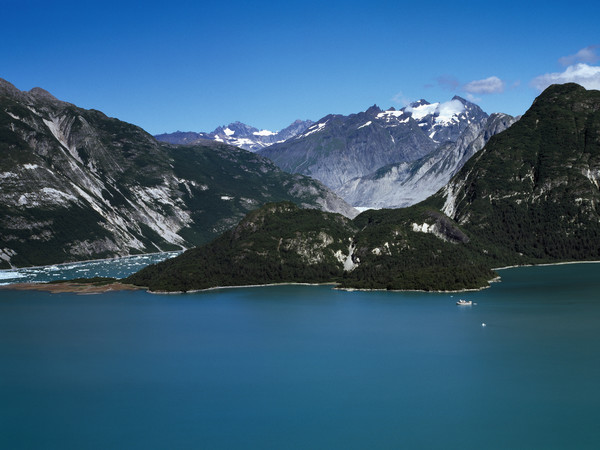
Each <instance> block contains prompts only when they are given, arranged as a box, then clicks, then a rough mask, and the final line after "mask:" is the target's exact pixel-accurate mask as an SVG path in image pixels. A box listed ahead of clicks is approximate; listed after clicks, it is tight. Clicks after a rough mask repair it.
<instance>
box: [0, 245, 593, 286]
mask: <svg viewBox="0 0 600 450" xmlns="http://www.w3.org/2000/svg"><path fill="white" fill-rule="evenodd" d="M159 253H169V252H158V253H145V254H144V255H156V254H159ZM132 256H142V255H132ZM124 258H127V257H124ZM112 259H118V258H108V259H104V260H97V259H96V260H91V261H110V260H112ZM81 262H83V261H81ZM61 264H62V265H66V264H76V263H61ZM61 264H53V266H59V265H61ZM567 264H600V261H599V260H593V261H564V262H557V263H543V264H523V265H513V266H505V267H498V268H493V269H491V270H494V271H497V270H498V271H500V270H507V269H518V268H524V267H540V266H541V267H544V266H561V265H567ZM37 267H49V266H37ZM6 270H7V271H8V270H19V269H6ZM501 278H502V277H501V276H497V277H494V278H492V279H490V280H488V282H487V283H488V285H487V286H482V287H480V288H472V289H457V290H430V291H426V290H420V289H365V288H351V287H338V283H336V282H327V283H302V282H284V283H267V284H247V285H239V286H213V287H210V288H205V289H194V290H189V291H150V290H149V289H148V287H145V286H135V285H133V284H126V283H121V282H120V281H118V280H117V281H115V282H113V283H109V284H104V285H95V284H93V283H80V282H69V281H64V282H61V283H48V282H41V283H40V282H38V283H32V282H29V283H8V284H2V285H0V290H11V289H12V290H17V291H43V292H50V293H53V294H54V293H73V294H78V295H85V294H103V293H106V292H113V291H138V290H145V291H146V292H147V293H149V294H156V295H181V294H195V293H202V292H209V291H217V290H223V289H248V288H260V287H272V286H332V289H335V290H339V291H346V292H353V291H359V292H418V293H424V294H458V293H463V292H479V291H482V290H484V289H488V288H490V287H491V284H492V283H499V282H501V281H502V280H501Z"/></svg>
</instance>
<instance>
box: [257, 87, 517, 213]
mask: <svg viewBox="0 0 600 450" xmlns="http://www.w3.org/2000/svg"><path fill="white" fill-rule="evenodd" d="M514 121H515V119H514V118H512V117H511V116H507V115H492V117H491V118H490V116H488V115H487V114H486V113H485V112H483V111H482V110H481V108H479V106H477V105H475V104H474V103H471V102H469V101H467V100H465V99H463V98H461V97H458V96H455V97H454V98H453V99H452V100H450V101H448V102H445V103H429V102H427V101H425V100H419V101H418V102H415V103H412V104H410V105H409V106H407V107H405V108H402V109H400V110H396V109H394V108H391V109H389V110H386V111H383V110H381V109H380V108H379V107H377V106H372V107H371V108H369V109H367V110H366V111H364V112H361V113H358V114H352V115H350V116H342V115H328V116H326V117H324V118H322V119H321V120H319V121H317V122H316V123H314V124H313V125H311V126H309V127H308V128H307V129H306V130H305V131H304V132H303V133H301V134H298V135H297V136H295V137H294V138H292V139H288V140H287V141H285V142H282V143H276V144H274V145H272V146H270V147H268V148H265V149H263V150H260V151H259V153H260V154H261V155H263V156H266V157H268V158H270V159H272V160H273V161H274V162H275V163H276V164H277V165H278V166H279V167H281V168H282V169H283V170H285V171H288V172H290V173H301V174H304V175H308V176H311V177H313V178H316V179H318V180H320V181H322V182H323V183H324V184H325V185H327V186H329V187H330V188H331V189H333V190H334V191H335V192H336V193H338V194H339V195H340V196H342V197H343V198H344V199H346V201H348V202H349V203H351V204H353V205H354V206H362V207H380V208H381V207H404V206H409V205H412V204H414V203H417V202H418V201H421V200H424V199H425V198H426V197H427V196H429V195H431V194H432V193H434V192H436V191H437V190H438V189H439V188H441V187H442V186H444V185H445V184H446V183H447V182H448V180H450V178H451V176H452V175H454V173H456V171H457V170H458V169H460V168H461V167H462V165H463V164H464V163H465V162H466V161H467V160H468V158H469V157H471V156H472V155H473V154H474V153H475V152H476V151H478V150H480V149H481V148H482V147H483V145H484V144H485V142H487V140H488V139H489V137H490V136H491V135H493V134H494V133H497V132H500V131H502V130H504V129H505V128H507V127H508V126H510V125H511V124H512V123H514Z"/></svg>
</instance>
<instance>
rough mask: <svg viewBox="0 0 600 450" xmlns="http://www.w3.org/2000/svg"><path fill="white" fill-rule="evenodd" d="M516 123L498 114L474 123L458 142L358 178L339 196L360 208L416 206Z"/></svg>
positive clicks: (441, 146) (442, 145) (512, 119)
mask: <svg viewBox="0 0 600 450" xmlns="http://www.w3.org/2000/svg"><path fill="white" fill-rule="evenodd" d="M516 120H517V119H516V118H514V117H512V116H509V115H507V114H501V113H494V114H492V115H491V116H489V118H487V119H486V120H484V121H479V122H472V123H470V124H469V125H468V126H467V127H466V128H465V129H464V131H463V132H462V133H461V134H460V136H459V137H458V139H457V140H456V142H452V141H447V142H445V143H444V144H441V145H440V146H439V147H438V148H437V149H436V150H434V151H433V152H431V153H430V154H428V155H427V156H425V157H423V158H421V159H418V160H416V161H412V162H404V163H397V164H390V165H387V166H384V167H382V168H380V169H379V170H377V171H376V172H374V173H372V174H369V175H367V176H364V177H359V178H354V179H353V180H350V181H348V182H347V183H345V184H344V185H343V186H342V187H341V188H339V189H338V190H337V193H338V195H340V196H341V197H342V198H344V199H345V200H346V201H347V202H348V203H350V204H352V205H354V206H356V207H360V208H403V207H406V206H410V205H414V204H415V203H418V202H420V201H422V200H425V199H426V198H427V197H429V196H430V195H433V194H435V193H436V192H437V191H438V190H439V189H441V188H442V187H443V186H445V185H446V183H448V181H450V178H452V176H453V175H454V174H455V173H456V172H458V170H460V168H461V167H462V166H463V165H464V164H465V163H466V162H467V161H468V160H469V158H471V156H473V155H474V154H475V153H476V152H478V151H479V150H481V149H482V148H483V147H484V146H485V144H486V143H487V142H488V140H489V139H490V137H492V136H493V135H495V134H497V133H500V132H501V131H504V130H505V129H507V128H508V127H510V126H511V125H512V124H513V123H515V122H516ZM434 126H435V125H434ZM446 130H448V129H447V128H446V129H442V130H441V131H442V132H445V131H446ZM440 134H441V133H440Z"/></svg>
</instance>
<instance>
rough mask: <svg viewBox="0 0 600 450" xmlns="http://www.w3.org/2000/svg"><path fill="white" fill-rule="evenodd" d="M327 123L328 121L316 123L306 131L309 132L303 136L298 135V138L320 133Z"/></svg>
mask: <svg viewBox="0 0 600 450" xmlns="http://www.w3.org/2000/svg"><path fill="white" fill-rule="evenodd" d="M327 122H328V121H325V122H323V123H316V124H314V125H312V126H310V127H308V130H309V131H308V132H306V133H304V134H302V135H300V136H302V137H306V136H310V135H311V134H313V133H317V132H318V131H321V130H322V129H323V128H325V125H327ZM300 136H299V137H300Z"/></svg>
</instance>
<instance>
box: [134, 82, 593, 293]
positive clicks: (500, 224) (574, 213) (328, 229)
mask: <svg viewBox="0 0 600 450" xmlns="http://www.w3.org/2000/svg"><path fill="white" fill-rule="evenodd" d="M379 114H381V112H376V111H372V112H371V113H370V116H368V117H364V116H363V117H361V120H364V119H365V118H373V117H377V115H379ZM365 115H366V113H365ZM388 115H390V116H393V117H394V119H393V120H396V115H395V113H394V114H392V113H388ZM397 115H398V117H400V118H401V119H400V120H406V118H402V116H403V115H404V113H403V114H399V113H398V114H397ZM346 119H347V118H346ZM409 119H410V117H409ZM491 120H492V122H490V121H487V122H486V125H489V126H491V127H492V128H491V129H489V130H488V132H489V133H493V131H494V130H493V126H492V124H493V123H497V124H498V126H500V127H504V125H505V123H506V122H505V120H506V117H501V116H497V117H496V118H492V119H491ZM344 121H345V120H344V118H336V117H329V118H328V119H327V120H326V121H319V122H317V124H316V126H315V127H314V128H312V130H311V129H310V128H309V129H308V131H306V132H305V133H304V138H301V139H305V138H306V136H311V135H310V134H308V133H310V132H311V131H312V132H313V134H315V135H316V134H318V133H319V132H320V131H319V130H321V129H324V130H323V132H326V129H327V127H331V128H333V130H331V131H330V132H329V135H330V136H335V135H336V131H335V130H341V129H343V128H344V123H343V122H344ZM371 122H373V121H371ZM409 123H410V120H408V121H407V122H406V124H409ZM355 125H356V123H355ZM368 126H370V125H365V126H364V127H363V128H367V127H368ZM417 126H418V125H417ZM361 129H362V128H361ZM466 129H467V127H465V129H463V131H462V132H461V133H459V136H460V135H461V134H462V133H464V131H465V130H466ZM433 131H435V130H433ZM433 131H430V133H433ZM438 131H439V130H438ZM444 131H445V130H444ZM436 134H437V133H436ZM477 136H480V137H482V138H484V139H485V135H484V136H481V133H477ZM300 148H302V147H300ZM304 148H306V147H304ZM317 166H318V165H315V167H317ZM319 167H320V166H319ZM598 259H600V91H595V90H590V91H586V90H585V89H584V88H582V87H581V86H579V85H576V84H565V85H553V86H550V87H549V88H547V89H546V90H545V91H544V92H543V93H542V94H541V95H540V96H539V97H538V98H537V99H536V100H535V102H534V103H533V105H532V106H531V108H530V109H529V110H528V111H527V113H525V115H524V116H523V117H522V118H521V119H520V120H519V121H518V122H516V123H515V124H514V125H512V126H511V127H510V128H508V129H507V130H505V131H504V132H502V133H499V134H495V135H494V136H492V137H491V138H490V139H489V142H488V143H487V144H486V145H485V147H484V148H483V149H482V150H480V151H479V152H477V153H476V154H475V155H474V156H473V157H471V158H470V159H469V160H468V161H467V162H466V164H465V165H464V166H463V167H462V168H461V169H460V170H458V172H457V173H456V175H454V177H452V179H451V180H450V182H449V183H448V184H447V185H446V186H445V187H443V188H442V189H441V190H439V191H438V192H437V193H436V194H435V195H433V196H431V197H429V198H428V199H427V200H425V201H423V202H421V203H419V204H416V205H414V206H411V207H408V208H403V209H382V210H378V211H375V210H370V211H366V212H364V213H362V214H360V215H359V216H358V217H356V218H355V219H353V220H350V219H348V218H345V217H342V216H340V215H335V214H328V213H323V212H314V211H302V210H300V209H298V208H297V207H296V206H294V205H292V204H289V203H283V204H269V205H266V206H264V207H263V208H261V209H259V210H257V211H253V212H252V213H250V214H249V215H248V216H246V218H245V219H244V220H242V221H241V222H240V223H239V224H238V225H237V226H236V227H235V228H233V229H231V230H229V231H227V232H226V233H225V234H223V235H222V236H221V237H219V238H218V239H216V240H214V241H213V242H212V243H210V244H207V245H206V246H202V247H199V248H197V249H193V250H190V251H187V252H185V253H184V254H182V255H181V256H179V257H177V258H175V259H172V260H170V261H167V262H164V263H161V264H159V265H156V266H152V267H149V268H146V269H143V270H142V271H140V272H139V273H137V274H135V275H133V276H132V277H130V278H129V280H128V281H130V282H132V283H135V284H138V285H142V286H147V287H149V288H150V289H151V290H158V291H161V290H166V291H188V290H193V289H203V288H208V287H213V286H223V285H240V284H264V283H279V282H337V283H339V284H340V285H341V286H342V287H346V288H365V289H373V288H379V289H420V290H455V289H465V288H470V289H473V288H480V287H484V286H486V285H487V283H488V281H489V280H490V279H491V278H493V277H494V276H495V274H494V272H493V271H492V268H494V267H502V266H506V265H519V264H536V263H548V262H557V261H573V260H577V261H583V260H598ZM183 272H185V273H186V274H187V275H186V276H180V274H181V273H183Z"/></svg>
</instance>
